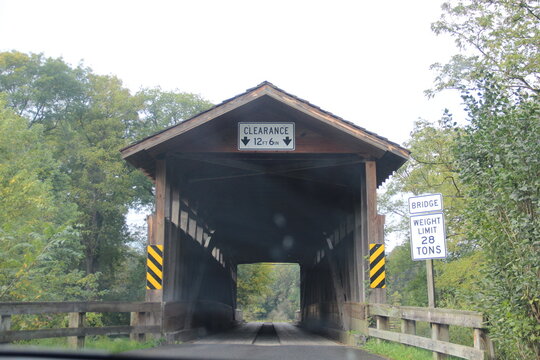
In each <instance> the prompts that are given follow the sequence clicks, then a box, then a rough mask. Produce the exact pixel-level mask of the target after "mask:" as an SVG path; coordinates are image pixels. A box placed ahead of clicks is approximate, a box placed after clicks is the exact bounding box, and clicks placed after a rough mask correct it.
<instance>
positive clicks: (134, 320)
mask: <svg viewBox="0 0 540 360" xmlns="http://www.w3.org/2000/svg"><path fill="white" fill-rule="evenodd" d="M129 325H130V326H144V325H145V313H144V312H132V313H130V319H129ZM129 338H130V340H133V341H137V342H143V341H144V340H145V334H144V333H138V332H132V333H131V334H129Z"/></svg>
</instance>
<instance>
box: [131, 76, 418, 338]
mask: <svg viewBox="0 0 540 360" xmlns="http://www.w3.org/2000/svg"><path fill="white" fill-rule="evenodd" d="M121 152H122V156H123V158H124V159H125V160H126V161H128V162H129V163H130V164H132V165H133V166H135V167H136V168H138V169H140V170H141V171H143V172H144V173H145V174H146V175H147V176H149V177H150V178H151V179H152V181H154V183H155V191H156V199H155V213H154V214H152V215H151V216H149V217H148V225H149V237H148V245H149V246H148V276H147V293H146V301H151V302H160V303H161V304H162V310H163V311H162V312H161V314H160V317H159V318H152V319H150V318H147V319H145V322H146V323H147V324H148V323H152V324H159V325H160V326H162V329H163V333H164V334H166V335H167V336H168V337H169V338H170V339H181V338H186V337H189V335H190V334H191V333H194V332H196V331H198V330H200V329H205V330H209V331H216V330H222V329H226V328H229V327H231V325H233V324H234V323H235V322H236V321H237V320H239V319H238V314H239V312H238V311H237V310H236V308H237V306H236V291H237V289H236V287H237V285H236V281H237V266H238V265H240V264H247V263H258V262H287V263H298V264H299V265H300V269H301V286H300V287H301V289H300V292H301V308H300V321H301V324H302V326H303V327H304V328H307V329H310V330H312V331H315V332H319V333H323V334H326V335H328V336H331V337H333V338H335V339H341V338H343V336H344V335H346V333H347V332H348V331H350V330H361V329H364V328H365V327H366V326H367V323H366V321H365V320H362V319H364V316H363V315H362V314H358V312H361V309H360V308H358V307H357V305H358V304H360V303H364V302H366V301H369V302H371V303H382V302H384V299H385V289H384V273H383V268H381V269H380V270H379V271H378V272H377V273H376V274H371V275H372V276H371V277H372V278H373V280H375V281H376V284H377V285H378V288H376V289H371V291H370V292H369V293H368V291H367V289H366V287H367V286H368V284H369V278H370V274H369V269H368V263H367V260H366V257H367V255H368V253H369V250H368V245H369V244H376V243H377V244H382V243H383V225H384V217H383V216H380V215H378V214H377V199H376V189H377V187H378V186H379V185H380V184H382V183H383V182H384V181H385V180H386V179H387V178H388V177H389V176H390V175H391V174H392V173H393V172H394V171H395V170H397V169H398V168H399V167H400V166H401V165H402V164H403V163H404V162H405V161H406V160H407V158H408V155H409V152H408V151H407V150H406V149H404V148H402V147H400V146H399V145H397V144H395V143H392V142H391V141H389V140H387V139H385V138H382V137H380V136H378V135H376V134H374V133H371V132H369V131H367V130H365V129H363V128H361V127H358V126H357V125H355V124H353V123H350V122H347V121H345V120H343V119H341V118H339V117H337V116H335V115H333V114H331V113H328V112H326V111H324V110H321V109H320V108H318V107H316V106H314V105H312V104H310V103H309V102H307V101H305V100H302V99H299V98H297V97H295V96H293V95H291V94H289V93H287V92H285V91H283V90H281V89H279V88H277V87H275V86H274V85H272V84H270V83H267V82H265V83H262V84H260V85H259V86H257V87H255V88H253V89H250V90H248V91H246V92H245V93H243V94H240V95H238V96H236V97H234V98H232V99H229V100H227V101H224V102H223V103H221V104H219V105H217V106H215V107H213V108H211V109H210V110H208V111H205V112H203V113H201V114H199V115H197V116H195V117H193V118H191V119H188V120H186V121H184V122H182V123H179V124H178V125H175V126H173V127H170V128H168V129H165V130H163V131H161V132H159V133H157V134H154V135H152V136H150V137H148V138H146V139H143V140H141V141H139V142H137V143H135V144H132V145H130V146H128V147H126V148H124V149H122V151H121ZM355 313H356V314H355Z"/></svg>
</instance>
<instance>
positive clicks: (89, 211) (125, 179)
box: [0, 51, 210, 298]
mask: <svg viewBox="0 0 540 360" xmlns="http://www.w3.org/2000/svg"><path fill="white" fill-rule="evenodd" d="M0 93H3V94H5V95H6V101H7V104H8V105H9V106H10V107H11V108H12V109H13V110H14V111H15V112H16V113H17V114H19V115H20V116H21V118H20V121H21V122H24V123H25V126H26V127H29V128H34V127H36V129H38V128H39V129H41V130H40V131H42V132H43V136H42V137H41V138H40V141H43V143H44V144H47V146H48V150H47V151H50V154H51V155H52V158H53V159H54V160H55V161H56V163H57V164H59V166H58V171H57V172H55V173H54V174H51V177H50V178H47V181H50V183H51V186H52V193H53V194H54V197H56V198H58V199H63V200H64V201H65V202H66V203H69V204H71V205H72V207H74V208H76V211H71V210H70V208H69V207H66V208H65V211H63V212H62V211H60V212H59V213H58V214H57V216H64V217H70V216H71V215H74V216H75V218H74V219H72V220H73V226H74V227H75V228H76V230H77V234H78V238H77V239H78V241H79V242H80V245H81V244H82V247H83V249H84V257H83V258H79V264H71V266H74V267H75V268H78V269H81V270H84V272H85V273H86V274H96V276H97V277H99V284H100V287H101V289H104V290H105V289H107V291H111V294H110V296H112V297H115V298H118V297H119V296H120V295H119V292H118V291H117V290H118V289H114V290H111V286H112V284H118V282H117V281H116V280H115V279H114V277H115V276H116V271H115V270H116V269H118V266H119V264H121V263H122V262H123V257H125V256H128V257H129V256H131V255H134V254H132V252H131V250H130V246H129V243H130V242H131V241H132V239H133V236H132V234H130V232H129V229H128V228H127V226H126V221H125V217H126V214H127V211H128V209H129V208H130V207H137V206H151V204H152V202H153V198H154V197H153V185H152V183H151V182H150V181H149V180H148V179H147V178H146V177H145V176H144V175H143V174H141V173H140V172H139V171H137V170H136V169H134V168H133V167H131V166H129V165H128V164H126V163H125V162H124V161H123V160H122V159H121V157H120V153H119V150H120V149H121V148H122V147H124V146H126V145H128V144H129V143H130V142H132V141H135V140H138V139H140V138H141V137H144V136H147V135H149V134H150V133H152V132H155V131H159V130H161V129H163V128H164V127H166V126H170V125H173V124H175V123H177V122H180V121H182V120H184V119H185V118H187V117H191V116H193V115H195V113H196V112H198V111H202V110H204V109H206V108H208V107H209V106H210V103H208V102H207V101H205V100H203V99H202V98H200V97H198V96H196V95H192V94H185V93H177V92H162V91H161V90H160V89H153V90H144V91H141V92H140V93H138V94H136V95H132V94H131V93H130V92H129V90H128V89H126V88H124V87H123V86H122V82H121V81H120V80H119V79H118V78H116V77H114V76H100V75H96V74H94V73H93V72H92V71H91V70H90V69H89V68H86V67H83V66H82V65H80V66H77V67H71V66H70V65H69V64H66V63H65V62H64V61H63V60H62V59H61V58H59V59H53V58H47V57H45V56H43V55H41V54H39V55H36V54H29V55H27V54H23V53H20V52H16V51H12V52H6V53H0ZM62 209H63V208H62ZM23 211H24V209H23ZM129 254H131V255H129ZM137 256H140V254H139V255H137ZM130 268H131V269H134V268H133V267H130ZM99 274H101V275H99ZM134 276H138V275H136V274H135V273H134ZM141 284H143V282H141ZM141 287H142V285H141ZM113 293H114V295H113ZM124 293H125V294H126V296H127V294H128V291H127V290H126V291H125V292H124Z"/></svg>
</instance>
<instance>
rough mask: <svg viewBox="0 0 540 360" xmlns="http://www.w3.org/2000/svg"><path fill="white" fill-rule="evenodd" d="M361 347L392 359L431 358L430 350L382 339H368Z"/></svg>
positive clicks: (415, 359) (417, 359) (413, 359)
mask: <svg viewBox="0 0 540 360" xmlns="http://www.w3.org/2000/svg"><path fill="white" fill-rule="evenodd" d="M361 348H362V349H363V350H366V351H369V352H371V353H373V354H378V355H382V356H384V357H387V358H388V359H392V360H432V359H433V355H432V352H431V351H428V350H424V349H419V348H416V347H412V346H407V345H402V344H398V343H394V342H389V341H384V340H383V341H380V342H379V341H377V340H375V339H371V340H368V341H367V342H366V343H365V344H364V345H363V346H362V347H361Z"/></svg>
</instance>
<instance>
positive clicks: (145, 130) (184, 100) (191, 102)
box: [130, 88, 212, 138]
mask: <svg viewBox="0 0 540 360" xmlns="http://www.w3.org/2000/svg"><path fill="white" fill-rule="evenodd" d="M137 97H138V98H139V99H140V100H141V101H142V103H143V106H142V109H141V112H140V118H141V119H142V120H143V121H140V122H138V124H134V126H131V127H130V128H132V129H133V136H134V137H136V138H143V137H146V136H148V135H151V134H153V133H155V132H157V131H160V130H163V129H165V128H168V127H170V126H173V125H176V124H178V123H179V122H181V121H183V120H186V119H189V118H191V117H193V116H195V115H197V114H199V113H201V112H203V111H205V110H207V109H209V108H210V107H211V106H212V104H211V103H210V102H208V101H206V100H204V99H203V98H202V97H200V96H199V95H195V94H190V93H181V92H170V91H162V90H161V89H160V88H154V89H143V90H141V91H139V92H138V93H137Z"/></svg>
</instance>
